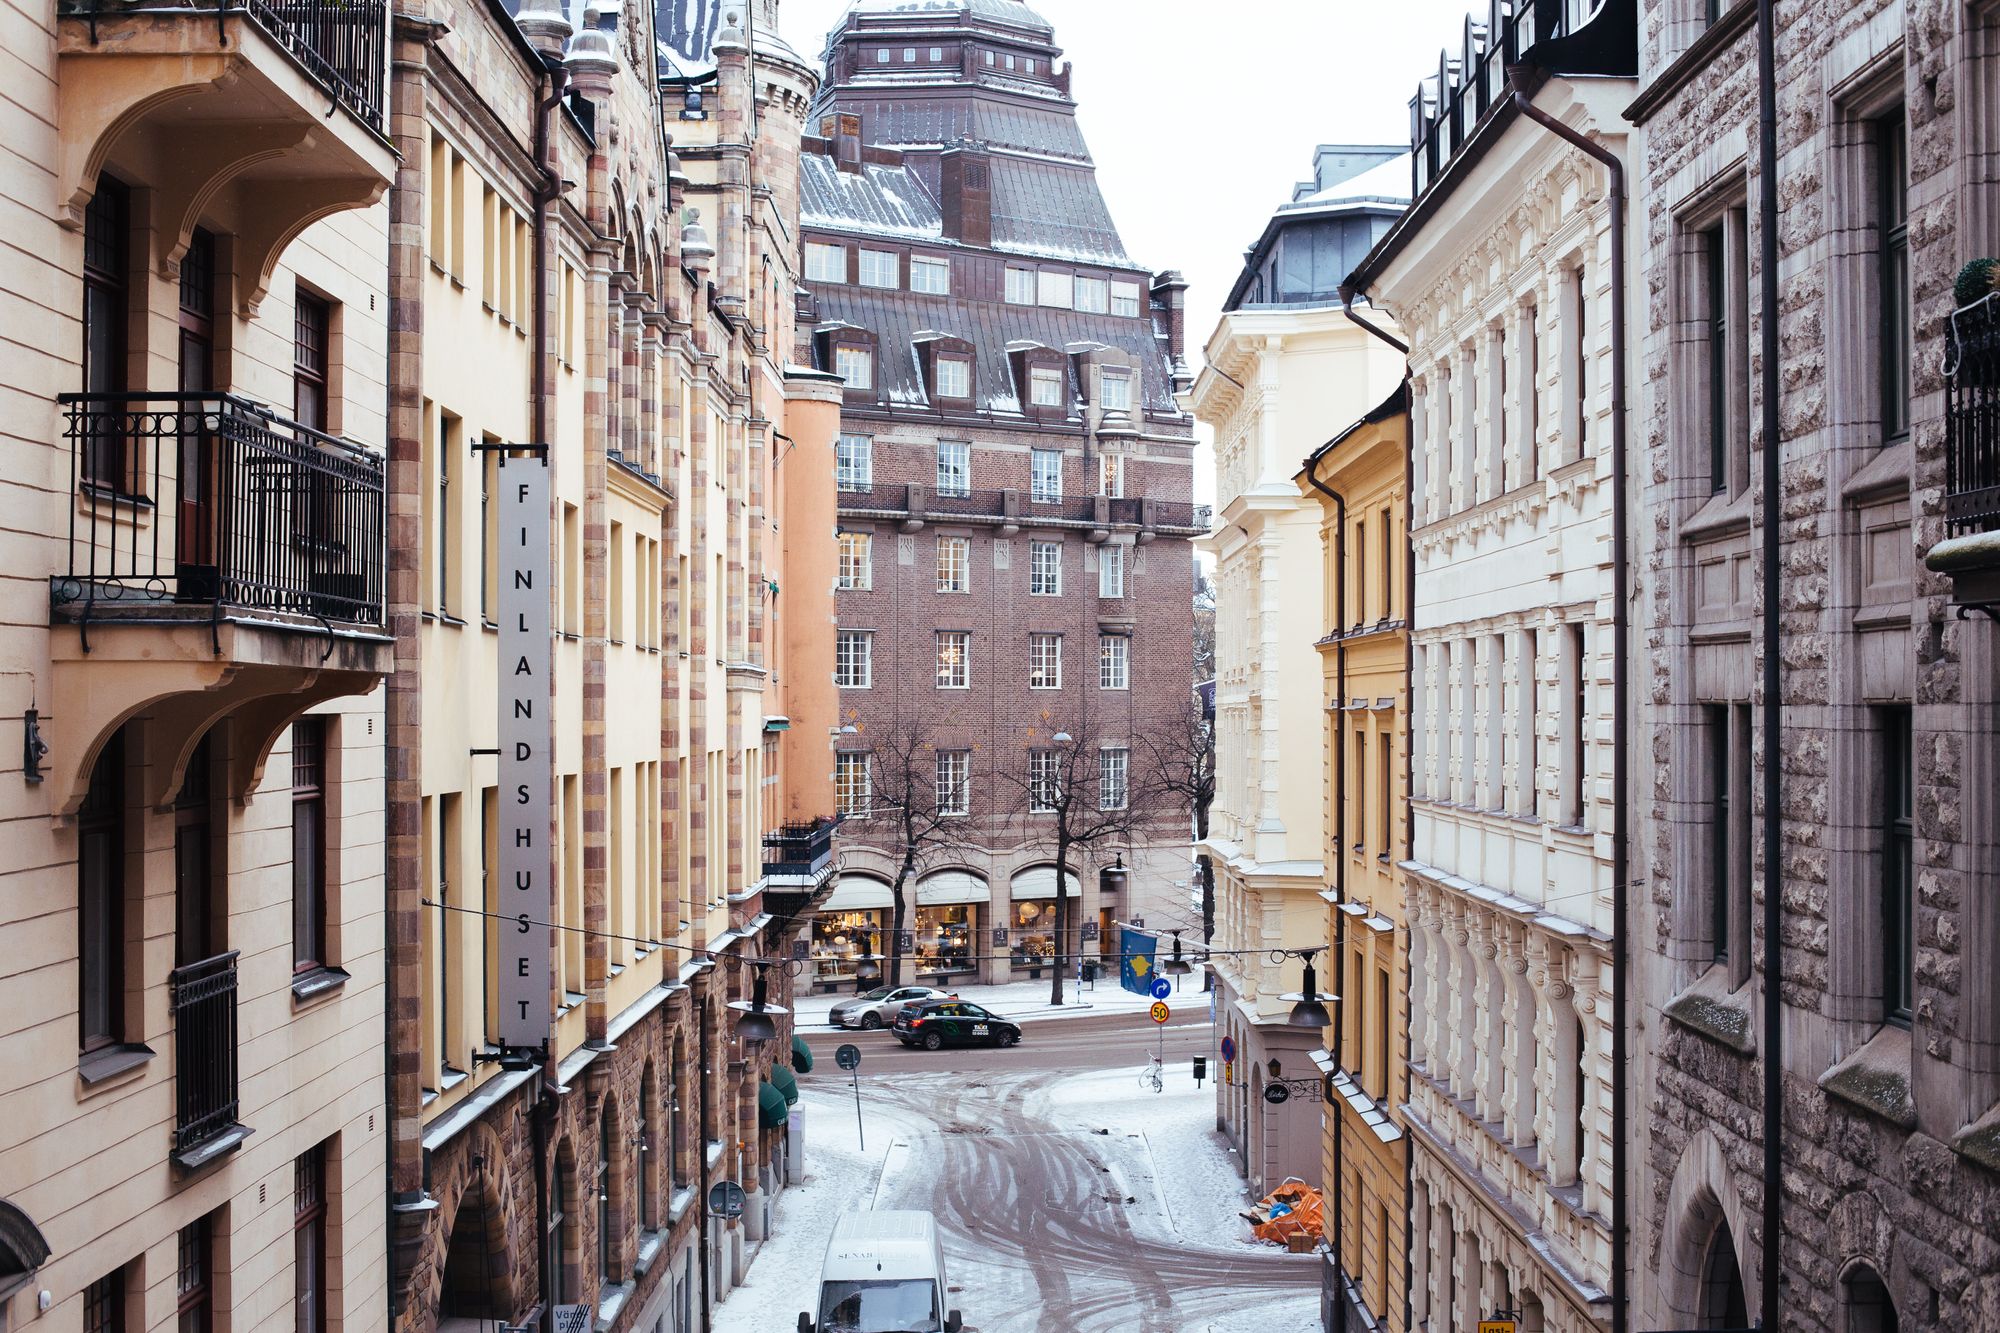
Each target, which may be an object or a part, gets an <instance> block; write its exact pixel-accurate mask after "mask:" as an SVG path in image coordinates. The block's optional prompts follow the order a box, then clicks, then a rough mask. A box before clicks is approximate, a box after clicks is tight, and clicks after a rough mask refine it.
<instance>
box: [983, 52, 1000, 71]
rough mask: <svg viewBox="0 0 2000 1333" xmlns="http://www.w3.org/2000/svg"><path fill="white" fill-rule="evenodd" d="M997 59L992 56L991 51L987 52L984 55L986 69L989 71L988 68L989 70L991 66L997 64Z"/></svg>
mask: <svg viewBox="0 0 2000 1333" xmlns="http://www.w3.org/2000/svg"><path fill="white" fill-rule="evenodd" d="M997 59H998V58H997V57H996V56H995V55H994V53H993V52H991V51H988V52H987V53H986V64H987V67H988V68H989V69H990V68H991V67H992V66H993V65H994V64H995V63H997Z"/></svg>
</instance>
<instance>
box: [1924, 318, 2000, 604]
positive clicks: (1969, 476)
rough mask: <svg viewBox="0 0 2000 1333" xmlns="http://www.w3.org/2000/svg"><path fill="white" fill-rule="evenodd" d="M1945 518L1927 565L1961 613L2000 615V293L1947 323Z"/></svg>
mask: <svg viewBox="0 0 2000 1333" xmlns="http://www.w3.org/2000/svg"><path fill="white" fill-rule="evenodd" d="M1944 519H1945V539H1944V540H1943V541H1941V542H1939V543H1938V544H1937V545H1936V546H1935V547H1933V548H1932V549H1931V552H1930V555H1929V556H1928V557H1927V559H1926V563H1927V564H1928V565H1929V566H1930V568H1931V569H1933V570H1935V571H1936V572H1938V573H1940V574H1945V575H1948V576H1949V577H1950V578H1951V580H1952V599H1953V601H1954V602H1956V603H1957V604H1958V607H1959V614H1960V615H1961V616H1963V615H1967V614H1970V613H1971V612H1973V611H1975V610H1977V611H1983V612H1985V613H1986V614H1987V615H1989V616H1994V617H1995V618H2000V293H1994V294H1992V295H1989V296H1987V297H1986V298H1985V299H1984V300H1981V301H1977V302H1975V303H1973V304H1972V305H1969V306H1966V307H1964V308H1963V309H1961V310H1959V311H1957V312H1956V313H1954V314H1953V315H1952V317H1951V319H1950V320H1949V322H1948V323H1947V325H1946V330H1945V494H1944Z"/></svg>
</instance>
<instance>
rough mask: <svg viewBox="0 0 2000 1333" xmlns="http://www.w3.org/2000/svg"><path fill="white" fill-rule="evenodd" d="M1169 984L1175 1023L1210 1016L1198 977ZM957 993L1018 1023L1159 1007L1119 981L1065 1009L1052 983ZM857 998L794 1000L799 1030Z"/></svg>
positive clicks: (1084, 993)
mask: <svg viewBox="0 0 2000 1333" xmlns="http://www.w3.org/2000/svg"><path fill="white" fill-rule="evenodd" d="M1169 980H1172V981H1175V982H1177V983H1178V985H1177V987H1176V989H1175V992H1174V994H1172V995H1170V996H1168V997H1167V1003H1168V1004H1169V1005H1171V1006H1173V1010H1174V1016H1175V1021H1177V1022H1178V1021H1181V1020H1182V1019H1183V1018H1185V1019H1189V1020H1196V1019H1205V1018H1207V1017H1208V996H1207V995H1206V994H1205V993H1204V992H1203V991H1202V989H1201V977H1200V976H1199V975H1198V974H1197V975H1193V976H1185V977H1173V978H1169ZM953 994H955V995H957V996H958V998H959V999H961V1000H968V1001H970V1002H971V1003H973V1004H976V1005H979V1006H980V1007H982V1008H985V1009H991V1010H992V1011H993V1012H994V1013H996V1014H998V1015H1000V1016H1001V1017H1002V1018H1011V1019H1013V1020H1014V1021H1015V1022H1017V1023H1046V1022H1060V1021H1061V1020H1063V1019H1065V1018H1088V1017H1090V1016H1091V1015H1093V1014H1132V1013H1144V1012H1146V1011H1147V1010H1148V1009H1150V1008H1151V1007H1152V1004H1153V997H1152V996H1150V995H1134V994H1133V993H1132V992H1130V991H1128V990H1124V989H1122V988H1121V987H1120V986H1119V985H1118V982H1117V981H1116V980H1115V979H1105V980H1100V981H1099V982H1098V983H1097V985H1096V987H1095V988H1092V987H1089V986H1085V987H1083V988H1082V989H1081V990H1079V989H1078V988H1077V986H1076V985H1075V983H1073V982H1072V983H1069V984H1067V985H1065V986H1064V987H1063V1003H1062V1006H1061V1007H1060V1008H1058V1007H1056V1006H1055V1005H1052V1004H1050V1003H1049V983H1048V982H1047V981H1046V980H1043V981H1010V982H1008V983H1007V984H1006V985H1004V986H958V987H954V988H953ZM853 998H854V995H853V992H852V991H849V992H848V993H846V994H843V995H802V996H798V997H797V998H795V999H794V1000H793V1002H792V1005H793V1013H794V1015H795V1016H796V1021H797V1024H798V1026H799V1028H800V1029H801V1030H803V1031H806V1032H811V1031H813V1030H814V1029H815V1028H825V1027H827V1026H829V1024H828V1020H827V1015H828V1014H830V1013H832V1012H833V1006H835V1005H836V1004H839V1003H841V1002H842V1001H845V1000H851V999H853Z"/></svg>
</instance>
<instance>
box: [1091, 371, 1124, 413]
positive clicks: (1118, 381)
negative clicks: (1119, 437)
mask: <svg viewBox="0 0 2000 1333" xmlns="http://www.w3.org/2000/svg"><path fill="white" fill-rule="evenodd" d="M1113 385H1116V386H1117V388H1115V389H1114V388H1113V387H1112V386H1113ZM1097 399H1098V404H1097V405H1098V406H1099V407H1101V408H1103V409H1104V410H1105V411H1107V412H1130V411H1131V410H1132V372H1131V371H1130V370H1128V369H1126V368H1125V367H1124V366H1099V367H1098V368H1097Z"/></svg>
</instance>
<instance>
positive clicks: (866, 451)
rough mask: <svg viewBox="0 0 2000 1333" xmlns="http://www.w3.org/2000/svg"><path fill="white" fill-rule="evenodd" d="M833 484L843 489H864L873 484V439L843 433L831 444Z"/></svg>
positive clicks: (867, 436) (868, 436)
mask: <svg viewBox="0 0 2000 1333" xmlns="http://www.w3.org/2000/svg"><path fill="white" fill-rule="evenodd" d="M833 457H834V464H833V479H834V484H835V485H836V486H837V487H839V489H841V490H843V491H865V490H868V489H870V488H871V487H873V486H874V485H875V439H874V437H873V436H870V435H843V436H841V437H840V438H839V440H838V441H836V442H835V444H834V446H833Z"/></svg>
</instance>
